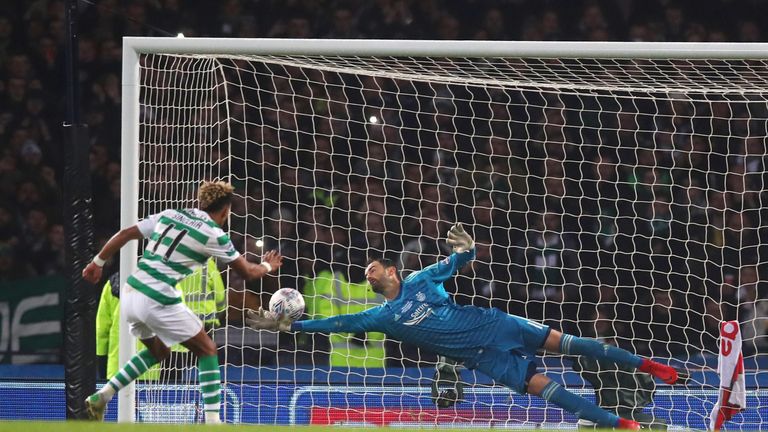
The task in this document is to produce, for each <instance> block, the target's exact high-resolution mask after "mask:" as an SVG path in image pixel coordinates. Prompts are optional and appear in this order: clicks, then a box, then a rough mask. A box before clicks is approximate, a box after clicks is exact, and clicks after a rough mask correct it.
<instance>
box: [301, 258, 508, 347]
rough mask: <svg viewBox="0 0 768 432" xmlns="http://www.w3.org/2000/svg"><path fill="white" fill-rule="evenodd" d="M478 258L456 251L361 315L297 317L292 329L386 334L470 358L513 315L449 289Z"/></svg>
mask: <svg viewBox="0 0 768 432" xmlns="http://www.w3.org/2000/svg"><path fill="white" fill-rule="evenodd" d="M474 257H475V250H474V249H472V250H470V251H466V252H463V253H453V254H451V255H450V256H448V257H447V258H445V259H443V260H442V261H440V262H438V263H435V264H433V265H430V266H428V267H425V268H424V269H422V270H419V271H418V272H415V273H412V274H411V275H410V276H408V277H407V278H405V279H404V280H403V281H402V282H401V284H400V293H399V294H398V296H397V298H395V299H394V300H389V301H386V302H385V303H384V304H383V305H381V306H377V307H374V308H371V309H368V310H366V311H364V312H361V313H356V314H349V315H339V316H335V317H331V318H326V319H320V320H305V321H297V322H295V323H293V325H292V327H291V330H294V331H304V332H324V333H334V332H345V333H360V332H368V331H376V332H383V333H386V334H387V335H388V336H389V337H391V338H394V339H397V340H400V341H403V342H407V343H411V344H414V345H417V346H419V347H421V348H423V349H426V350H429V351H432V352H434V353H437V354H441V355H445V356H448V357H450V358H453V359H456V360H462V361H463V360H469V359H471V358H474V357H475V356H476V355H477V354H478V353H479V352H480V350H481V349H482V348H486V347H489V346H493V345H495V341H496V336H498V334H499V333H500V331H499V330H500V329H501V327H502V326H503V325H504V320H505V318H507V317H509V315H507V314H505V313H503V312H501V311H499V310H498V309H488V308H480V307H476V306H460V305H457V304H456V303H454V302H453V301H452V300H451V298H450V297H449V296H448V293H447V292H446V291H445V288H444V287H443V282H444V281H445V280H447V279H448V278H450V277H452V276H453V275H455V274H456V272H457V271H458V270H459V269H460V268H461V267H463V266H464V265H465V264H467V263H468V262H469V261H471V260H472V259H474Z"/></svg>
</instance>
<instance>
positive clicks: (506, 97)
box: [138, 54, 768, 429]
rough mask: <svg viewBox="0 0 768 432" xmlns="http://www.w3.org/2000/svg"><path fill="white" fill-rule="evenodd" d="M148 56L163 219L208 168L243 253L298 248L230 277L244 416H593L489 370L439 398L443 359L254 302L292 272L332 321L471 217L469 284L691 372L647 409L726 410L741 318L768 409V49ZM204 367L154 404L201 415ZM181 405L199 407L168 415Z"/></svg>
mask: <svg viewBox="0 0 768 432" xmlns="http://www.w3.org/2000/svg"><path fill="white" fill-rule="evenodd" d="M140 65H141V66H140V70H141V95H140V107H141V124H140V143H139V144H140V167H139V168H140V169H139V176H140V178H139V189H140V202H139V204H140V215H139V216H140V217H145V216H147V215H149V214H152V213H155V212H158V211H161V210H163V209H165V208H172V207H191V206H194V205H195V192H196V188H197V185H198V184H199V182H200V181H201V180H203V179H225V180H229V181H231V182H232V183H233V184H234V185H235V186H236V194H237V199H236V202H235V203H234V206H233V212H232V218H231V220H230V226H229V229H230V231H231V237H232V239H233V241H234V242H235V244H236V246H237V248H238V249H239V250H240V251H242V252H244V253H245V254H246V256H247V257H248V258H249V259H250V258H254V257H255V256H258V255H261V254H262V252H263V251H266V250H269V249H277V250H279V251H280V252H281V253H282V254H283V255H284V256H285V265H284V266H283V267H282V268H281V269H280V272H279V274H278V275H277V276H274V277H272V276H270V277H267V278H265V279H263V280H261V281H258V282H256V283H249V284H247V285H246V284H245V282H244V281H242V280H241V279H239V278H238V276H237V275H236V274H234V273H233V272H227V273H225V281H226V283H227V284H228V286H229V287H230V294H229V307H228V309H227V313H226V314H224V315H223V316H222V319H221V320H220V322H219V323H218V324H217V325H212V326H210V330H211V334H212V335H213V336H214V340H215V341H216V342H217V344H218V345H219V346H220V358H221V359H222V363H223V365H224V366H225V368H224V369H223V370H224V373H223V376H222V379H223V380H224V381H225V387H226V389H227V391H228V394H229V395H230V396H231V399H226V400H225V404H224V413H225V417H226V418H227V419H228V421H232V422H241V421H242V422H255V423H347V424H371V423H373V424H386V425H398V424H427V425H434V424H449V425H454V426H457V425H458V426H460V425H469V426H472V425H475V426H476V425H489V424H490V425H500V426H509V427H512V426H522V427H535V426H537V425H545V426H546V427H573V426H575V418H574V417H573V416H571V415H570V414H567V413H566V414H564V413H562V411H560V410H559V409H557V408H554V407H552V406H547V405H546V404H544V403H543V402H541V401H540V400H538V399H537V398H535V397H533V398H532V397H529V396H519V395H514V394H512V393H511V391H507V390H506V389H504V388H503V387H499V386H494V385H493V384H492V383H491V382H489V380H488V379H486V378H484V377H482V376H480V375H477V374H474V373H471V372H466V373H465V374H464V380H465V381H467V383H468V384H469V386H468V387H469V388H468V390H467V391H466V395H465V401H464V402H462V403H460V404H458V405H456V406H455V407H453V408H449V409H443V410H440V409H437V408H436V407H435V405H434V403H433V402H432V400H431V399H430V398H429V394H428V393H429V392H428V388H427V389H426V390H425V388H426V387H425V386H428V385H429V381H430V379H431V377H432V374H433V372H434V368H433V367H432V365H433V363H434V360H435V357H434V355H432V354H430V353H427V352H422V351H420V350H419V349H418V348H417V347H413V346H408V345H403V344H400V343H398V342H396V341H392V340H385V339H384V337H383V336H380V335H371V334H369V335H364V334H362V335H346V334H344V335H337V336H331V337H329V336H327V335H325V336H324V335H308V334H282V335H279V337H278V335H276V334H274V333H269V332H257V331H252V330H249V329H244V328H243V325H242V321H243V310H244V309H245V308H248V307H250V308H257V307H258V306H259V305H260V304H264V305H265V306H266V304H267V303H268V300H269V296H270V294H271V293H272V292H274V291H275V290H276V289H277V288H279V287H296V288H298V289H299V290H300V291H302V292H304V295H305V300H306V302H307V314H306V317H308V318H322V317H325V316H329V315H333V314H338V313H348V312H356V311H359V310H364V309H365V308H367V307H371V306H373V305H375V304H379V303H380V302H381V298H376V296H374V295H372V294H371V293H369V292H367V290H366V289H365V284H364V282H365V280H364V277H363V269H364V266H365V262H366V258H367V257H369V256H371V257H379V256H384V257H388V258H392V259H394V260H396V261H397V262H398V263H399V265H400V267H401V269H402V272H403V276H405V275H407V274H409V273H410V272H412V271H414V270H418V269H420V268H422V267H424V266H426V265H429V264H432V263H434V262H436V261H437V260H438V259H439V258H441V257H444V256H445V255H446V254H448V253H449V252H450V250H449V248H447V246H446V244H445V242H444V235H445V233H446V231H447V229H448V227H449V226H450V225H451V224H452V223H454V222H457V221H459V222H463V223H464V224H465V226H467V227H468V229H469V232H470V233H471V234H472V235H473V237H474V239H475V240H476V243H477V259H476V260H475V261H474V262H473V263H472V264H471V265H468V266H466V267H465V268H463V269H461V271H460V272H459V274H458V276H457V277H455V278H454V279H452V280H449V281H448V282H446V289H447V290H448V291H449V292H450V293H452V294H453V298H454V300H455V301H456V302H458V303H461V304H473V305H477V306H483V307H496V308H499V309H501V310H503V311H506V312H509V313H512V314H515V315H520V316H524V317H528V318H530V319H532V320H536V321H540V322H543V323H545V324H547V325H550V326H551V327H553V328H555V329H559V330H562V331H564V332H567V333H571V334H575V335H580V336H585V337H595V338H599V339H601V340H603V341H605V342H606V343H610V344H614V345H617V346H620V347H623V348H626V349H628V350H630V351H632V352H635V353H637V354H641V355H645V356H652V357H655V358H660V359H662V360H663V361H664V362H670V363H672V364H675V365H678V366H681V367H684V368H686V369H688V370H690V371H691V372H692V373H693V379H692V381H691V383H690V384H689V385H688V386H687V387H686V388H685V389H684V390H680V391H672V390H671V389H668V388H665V387H662V386H659V387H658V389H657V390H656V395H655V400H654V401H653V402H651V403H650V404H649V405H648V407H647V409H646V413H650V414H651V415H653V416H655V417H657V419H658V420H657V421H662V422H667V423H669V424H670V425H671V426H672V427H681V428H687V427H692V428H706V427H707V426H706V422H707V416H708V415H709V410H710V409H711V407H712V404H713V403H714V401H715V400H716V390H717V384H718V383H717V380H716V376H715V375H714V368H715V367H716V359H717V352H718V344H717V337H718V325H719V323H720V322H721V320H730V319H738V320H739V322H740V323H741V326H742V332H743V338H744V347H743V348H744V354H745V360H746V363H747V369H748V371H747V378H748V379H747V384H748V386H749V387H750V392H749V405H750V409H749V410H748V411H747V412H745V413H744V414H742V415H739V416H737V418H736V420H735V423H734V424H735V425H736V427H738V428H743V429H749V428H758V427H759V426H760V425H765V421H766V419H765V403H766V394H765V391H764V390H763V388H764V387H763V386H764V384H762V385H761V383H760V377H759V374H758V373H757V370H756V368H757V367H759V365H760V364H764V363H765V360H766V355H765V353H766V350H768V337H767V336H766V332H767V331H768V330H767V329H768V324H766V323H767V322H768V306H766V303H765V300H762V299H763V298H765V297H766V292H765V291H766V290H765V287H764V286H763V285H762V283H761V281H762V280H763V279H764V277H763V276H762V274H763V273H764V272H765V270H766V269H765V259H764V257H765V256H766V255H765V253H766V252H765V246H764V245H765V244H766V242H765V241H764V240H763V238H764V236H765V235H766V233H767V231H766V229H765V228H766V224H765V222H764V218H763V215H764V213H765V210H766V206H765V205H764V204H763V201H764V200H765V199H766V198H765V193H764V192H763V191H764V189H765V174H766V170H765V161H766V147H765V136H766V121H767V120H768V105H767V104H766V94H768V85H767V84H768V82H766V81H767V78H768V68H767V67H766V64H765V62H763V61H756V60H728V61H725V60H717V59H711V60H647V59H536V58H523V59H519V58H515V59H510V58H450V59H448V58H406V57H382V58H370V57H327V56H324V57H321V56H224V55H222V56H192V55H189V56H183V55H157V54H146V55H142V56H141V61H140ZM573 361H574V359H572V358H568V357H563V356H558V355H545V356H544V357H543V359H542V360H540V363H539V366H540V371H543V372H545V373H547V374H549V375H551V376H559V377H560V378H562V379H563V381H564V382H565V383H566V384H567V385H569V386H570V387H573V388H578V387H581V386H582V385H583V383H584V378H583V377H582V376H581V375H579V374H576V373H572V372H565V371H569V370H571V368H572V363H573ZM193 367H194V361H193V359H192V358H191V356H187V357H186V360H185V361H182V362H178V363H177V364H172V365H166V367H165V369H166V371H171V372H166V373H163V374H161V378H160V380H161V384H160V386H147V387H144V389H143V390H139V392H140V393H141V392H145V394H144V395H141V394H140V395H139V397H138V400H139V408H138V409H139V411H140V412H141V410H142V406H141V401H144V400H146V401H147V402H145V403H156V404H166V403H179V404H181V405H183V407H181V408H183V410H182V411H183V412H184V415H183V417H185V419H184V421H189V420H190V418H193V419H194V420H193V421H197V420H199V419H200V416H199V410H200V406H199V405H200V402H199V395H197V393H196V391H195V387H194V385H193V384H194V383H195V379H196V378H195V376H194V375H195V373H194V370H193V369H189V371H191V372H189V373H178V371H180V370H185V369H184V368H193ZM603 368H604V369H605V366H603ZM614 369H615V368H614ZM607 370H610V368H608V369H607ZM174 371H175V372H174ZM605 373H608V374H609V375H610V372H605ZM612 375H613V377H614V378H615V377H616V376H617V375H616V373H613V374H612ZM605 376H606V375H603V377H605ZM627 376H628V377H632V376H633V375H631V374H627ZM180 381H182V382H180ZM614 381H616V380H615V379H614ZM605 382H606V384H605V386H604V387H607V386H609V384H607V383H608V382H609V381H605ZM619 382H620V383H621V381H620V380H619ZM625 383H626V381H625ZM610 385H613V386H616V384H615V383H614V384H610ZM619 385H622V384H619ZM614 389H615V388H614ZM580 391H581V393H582V394H586V395H587V396H588V397H593V396H591V395H592V394H593V392H592V390H591V389H589V390H580ZM169 392H170V393H173V392H177V393H178V402H168V400H169V399H168V398H169V396H168V394H169ZM171 399H173V398H171ZM190 401H191V402H190ZM602 402H603V403H605V401H602ZM190 403H191V404H196V405H197V408H196V409H197V412H196V413H197V414H196V415H194V416H191V415H189V412H188V407H189V406H190ZM234 405H236V406H237V410H236V411H237V414H236V415H234V414H232V412H233V408H232V406H234ZM241 408H242V409H241ZM624 408H626V409H628V407H624ZM172 411H173V410H168V412H172ZM761 411H762V414H760V412H761ZM153 412H155V413H161V412H164V411H162V410H155V411H153ZM179 412H181V411H179ZM174 418H175V419H176V420H174ZM162 419H167V421H177V420H178V418H176V417H174V416H171V415H169V416H163V415H160V414H158V415H153V417H152V419H151V420H152V421H162Z"/></svg>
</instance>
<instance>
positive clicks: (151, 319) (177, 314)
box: [120, 285, 203, 347]
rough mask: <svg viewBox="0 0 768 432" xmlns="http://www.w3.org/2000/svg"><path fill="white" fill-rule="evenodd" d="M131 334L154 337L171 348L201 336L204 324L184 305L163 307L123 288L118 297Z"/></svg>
mask: <svg viewBox="0 0 768 432" xmlns="http://www.w3.org/2000/svg"><path fill="white" fill-rule="evenodd" d="M120 313H123V314H125V317H126V320H127V321H128V326H129V328H130V330H131V334H132V335H133V336H135V337H136V338H138V339H140V340H141V339H149V338H151V337H153V336H157V337H158V338H159V339H160V340H161V341H162V342H163V343H164V344H165V345H166V346H168V347H170V346H171V345H175V344H177V343H180V342H184V341H187V340H189V339H190V338H192V337H193V336H195V335H196V334H198V333H200V330H202V328H203V323H202V321H200V318H198V317H197V316H196V315H195V314H194V313H193V312H192V311H191V310H190V309H189V307H187V305H185V304H184V303H177V304H174V305H162V304H160V303H158V302H156V301H154V300H152V299H151V298H149V297H147V296H146V295H144V294H142V293H140V292H139V291H136V290H135V289H134V288H133V287H131V286H128V285H126V286H125V287H124V288H123V294H122V295H121V297H120Z"/></svg>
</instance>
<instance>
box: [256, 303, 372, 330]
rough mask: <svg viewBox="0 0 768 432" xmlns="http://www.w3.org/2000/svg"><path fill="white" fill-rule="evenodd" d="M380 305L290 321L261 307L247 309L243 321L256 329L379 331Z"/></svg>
mask: <svg viewBox="0 0 768 432" xmlns="http://www.w3.org/2000/svg"><path fill="white" fill-rule="evenodd" d="M380 310H381V306H379V307H375V308H372V309H368V310H365V311H363V312H360V313H356V314H347V315H337V316H334V317H330V318H325V319H317V320H304V321H296V322H292V321H291V320H290V319H289V318H288V317H287V316H284V315H276V314H274V313H272V312H269V311H265V310H263V309H259V310H258V311H255V310H248V312H247V313H246V318H245V323H246V324H247V325H248V327H251V328H253V329H256V330H280V331H300V332H307V333H361V332H369V331H377V330H378V331H380V330H381V329H379V328H378V327H379V326H378V322H379V316H380Z"/></svg>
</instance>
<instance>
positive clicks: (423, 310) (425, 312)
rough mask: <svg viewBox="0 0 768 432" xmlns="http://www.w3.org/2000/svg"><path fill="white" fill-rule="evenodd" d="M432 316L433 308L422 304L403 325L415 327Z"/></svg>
mask: <svg viewBox="0 0 768 432" xmlns="http://www.w3.org/2000/svg"><path fill="white" fill-rule="evenodd" d="M431 314H432V308H431V307H429V304H427V303H422V304H420V305H419V307H417V308H416V310H414V311H413V313H412V314H411V317H410V319H409V320H408V321H406V322H404V323H403V325H407V326H415V325H416V324H419V323H420V322H422V321H424V320H425V319H426V318H427V317H428V316H430V315H431Z"/></svg>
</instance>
